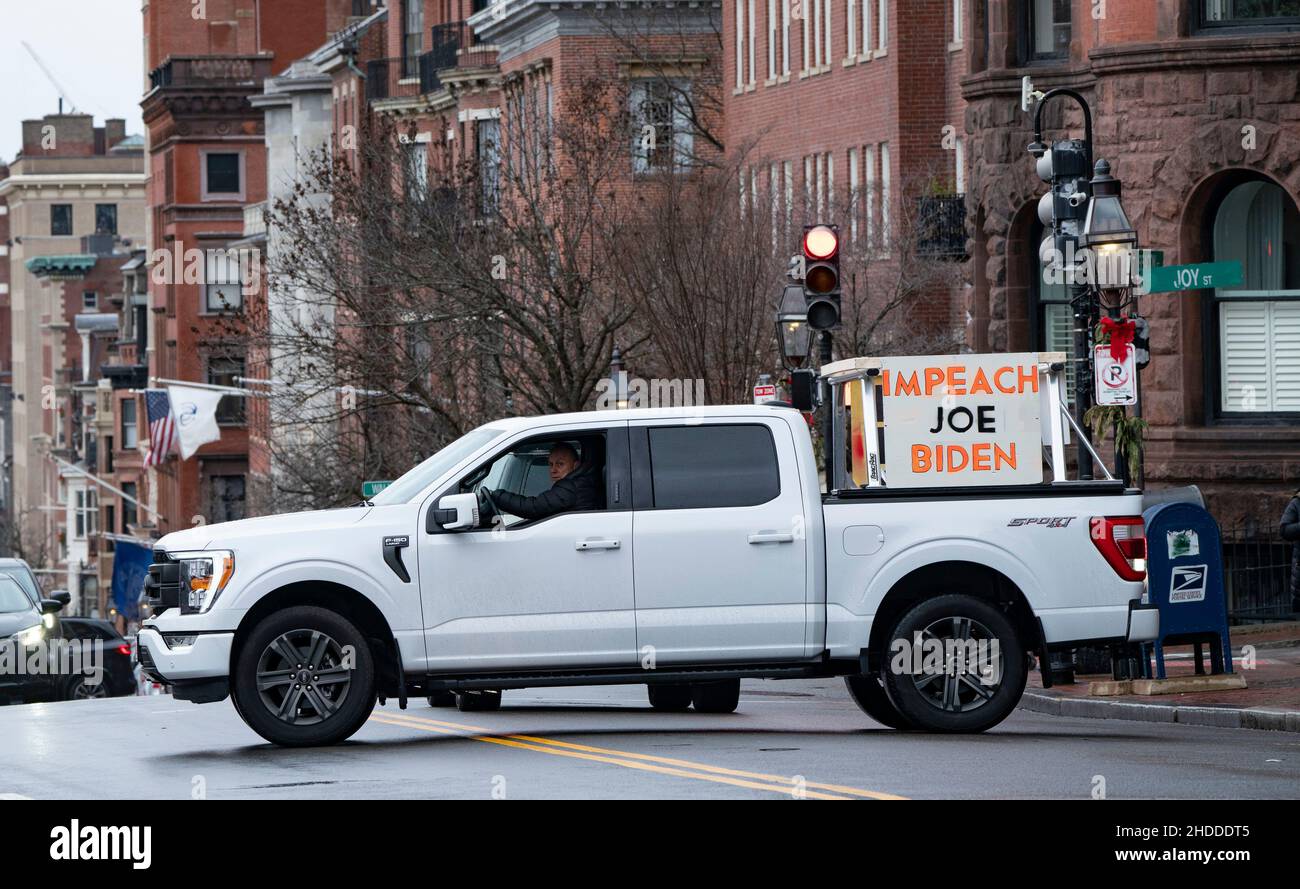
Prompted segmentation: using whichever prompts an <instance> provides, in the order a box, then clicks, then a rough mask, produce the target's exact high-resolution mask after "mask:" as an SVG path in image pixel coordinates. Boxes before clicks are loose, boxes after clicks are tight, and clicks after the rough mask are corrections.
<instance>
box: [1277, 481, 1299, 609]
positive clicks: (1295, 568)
mask: <svg viewBox="0 0 1300 889" xmlns="http://www.w3.org/2000/svg"><path fill="white" fill-rule="evenodd" d="M1280 531H1281V533H1282V539H1283V540H1290V541H1292V542H1293V543H1295V549H1293V550H1292V552H1291V595H1292V596H1296V597H1300V493H1297V494H1296V495H1295V496H1294V497H1292V498H1291V502H1290V503H1288V504H1287V505H1286V511H1285V512H1283V513H1282V527H1281V528H1280Z"/></svg>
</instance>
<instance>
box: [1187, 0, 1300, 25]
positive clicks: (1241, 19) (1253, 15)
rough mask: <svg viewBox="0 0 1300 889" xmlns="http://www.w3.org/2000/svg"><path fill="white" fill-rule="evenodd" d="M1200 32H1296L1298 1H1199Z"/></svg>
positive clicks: (1299, 15)
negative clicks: (1267, 29) (1253, 28)
mask: <svg viewBox="0 0 1300 889" xmlns="http://www.w3.org/2000/svg"><path fill="white" fill-rule="evenodd" d="M1198 5H1199V6H1200V11H1201V17H1200V25H1201V27H1203V28H1224V27H1228V28H1231V27H1242V26H1246V27H1249V26H1252V25H1254V26H1260V27H1268V26H1279V25H1280V26H1281V27H1282V28H1284V29H1288V30H1289V29H1291V28H1300V0H1199V3H1198Z"/></svg>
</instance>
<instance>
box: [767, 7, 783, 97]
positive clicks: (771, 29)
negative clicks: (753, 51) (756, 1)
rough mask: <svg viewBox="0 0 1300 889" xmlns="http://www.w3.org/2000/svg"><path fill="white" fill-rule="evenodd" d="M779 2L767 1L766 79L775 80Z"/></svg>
mask: <svg viewBox="0 0 1300 889" xmlns="http://www.w3.org/2000/svg"><path fill="white" fill-rule="evenodd" d="M778 2H780V0H767V79H768V80H776V41H777V38H776V29H777V26H778V25H779V24H780V22H779V20H778V19H777V17H776V4H777V3H778Z"/></svg>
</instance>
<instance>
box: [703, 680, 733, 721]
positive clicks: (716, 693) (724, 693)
mask: <svg viewBox="0 0 1300 889" xmlns="http://www.w3.org/2000/svg"><path fill="white" fill-rule="evenodd" d="M691 703H692V704H694V705H695V712H696V713H734V712H735V711H736V707H737V706H738V705H739V704H740V680H739V679H723V680H720V681H718V682H697V683H694V684H693V685H692V686H691Z"/></svg>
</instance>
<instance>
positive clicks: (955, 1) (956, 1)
mask: <svg viewBox="0 0 1300 889" xmlns="http://www.w3.org/2000/svg"><path fill="white" fill-rule="evenodd" d="M961 38H962V32H961V0H952V42H953V43H961Z"/></svg>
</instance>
